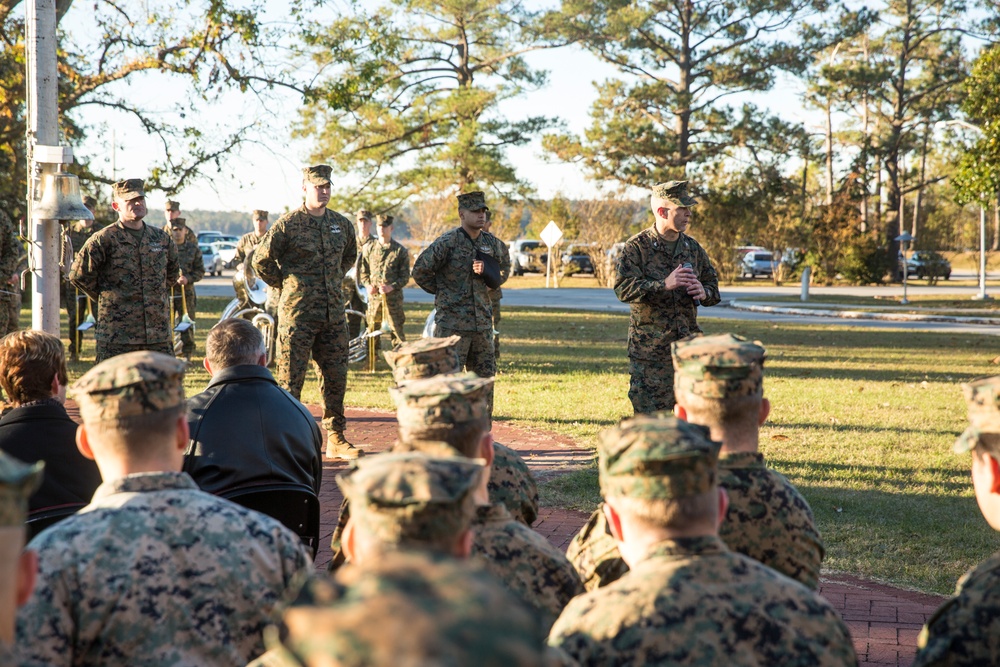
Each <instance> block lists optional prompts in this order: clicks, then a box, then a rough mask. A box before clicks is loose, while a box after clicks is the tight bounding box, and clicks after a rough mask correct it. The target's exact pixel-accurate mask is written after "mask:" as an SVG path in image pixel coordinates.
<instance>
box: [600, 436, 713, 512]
mask: <svg viewBox="0 0 1000 667" xmlns="http://www.w3.org/2000/svg"><path fill="white" fill-rule="evenodd" d="M600 437H601V442H600V445H599V446H598V472H599V473H600V481H601V495H603V496H604V497H605V498H610V497H616V496H625V497H628V498H645V499H649V500H668V499H671V498H684V497H687V496H694V495H698V494H701V493H705V492H706V491H709V490H711V489H712V488H713V487H714V486H715V485H716V462H717V460H718V456H719V447H720V444H719V443H717V442H715V441H713V440H712V439H710V438H709V432H708V429H707V428H705V427H704V426H698V425H697V424H690V423H688V422H686V421H682V420H680V419H677V418H675V417H672V416H670V417H646V416H640V417H636V418H634V419H627V420H625V421H623V422H622V423H621V424H620V425H619V426H617V427H615V428H610V429H606V430H605V431H602V432H601V436H600Z"/></svg>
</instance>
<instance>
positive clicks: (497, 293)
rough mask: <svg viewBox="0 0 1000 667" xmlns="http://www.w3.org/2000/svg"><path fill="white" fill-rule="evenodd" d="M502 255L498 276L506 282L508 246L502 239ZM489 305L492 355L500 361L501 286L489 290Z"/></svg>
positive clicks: (508, 266) (508, 268)
mask: <svg viewBox="0 0 1000 667" xmlns="http://www.w3.org/2000/svg"><path fill="white" fill-rule="evenodd" d="M500 243H501V244H502V245H503V250H504V252H503V255H502V256H501V257H500V258H499V260H500V278H501V279H502V280H503V282H507V279H508V278H509V277H510V246H508V245H507V244H506V243H504V242H503V241H500ZM489 295H490V306H491V307H492V308H493V356H494V357H496V360H497V361H500V300H501V299H503V287H498V288H496V289H490V290H489Z"/></svg>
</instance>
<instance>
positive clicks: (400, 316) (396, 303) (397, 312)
mask: <svg viewBox="0 0 1000 667" xmlns="http://www.w3.org/2000/svg"><path fill="white" fill-rule="evenodd" d="M397 291H398V290H397ZM385 305H386V308H385V310H386V312H387V313H388V319H389V326H390V327H391V328H392V333H391V334H390V335H391V336H392V346H393V347H396V346H397V345H399V344H400V343H405V342H406V334H404V333H403V323H404V322H406V313H405V312H403V293H402V292H399V294H396V292H392V293H391V294H386V295H385ZM382 310H383V309H382V298H381V297H380V296H379V297H375V299H374V300H373V301H372V302H370V303H369V304H368V329H369V330H370V331H374V330H375V329H378V328H379V327H381V326H382ZM380 338H381V337H380Z"/></svg>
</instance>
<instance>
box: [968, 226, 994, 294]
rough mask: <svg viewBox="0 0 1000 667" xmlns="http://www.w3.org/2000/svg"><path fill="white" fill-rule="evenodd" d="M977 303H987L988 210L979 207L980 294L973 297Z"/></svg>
mask: <svg viewBox="0 0 1000 667" xmlns="http://www.w3.org/2000/svg"><path fill="white" fill-rule="evenodd" d="M972 298H973V300H975V301H986V300H987V299H989V298H990V297H989V296H987V295H986V208H985V207H984V206H980V207H979V294H977V295H976V296H974V297H972Z"/></svg>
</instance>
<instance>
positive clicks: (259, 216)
mask: <svg viewBox="0 0 1000 667" xmlns="http://www.w3.org/2000/svg"><path fill="white" fill-rule="evenodd" d="M250 215H251V217H252V218H253V219H254V220H267V218H268V216H269V215H271V214H270V213H268V212H267V211H265V210H264V209H262V208H255V209H254V210H253V213H251V214H250Z"/></svg>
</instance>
